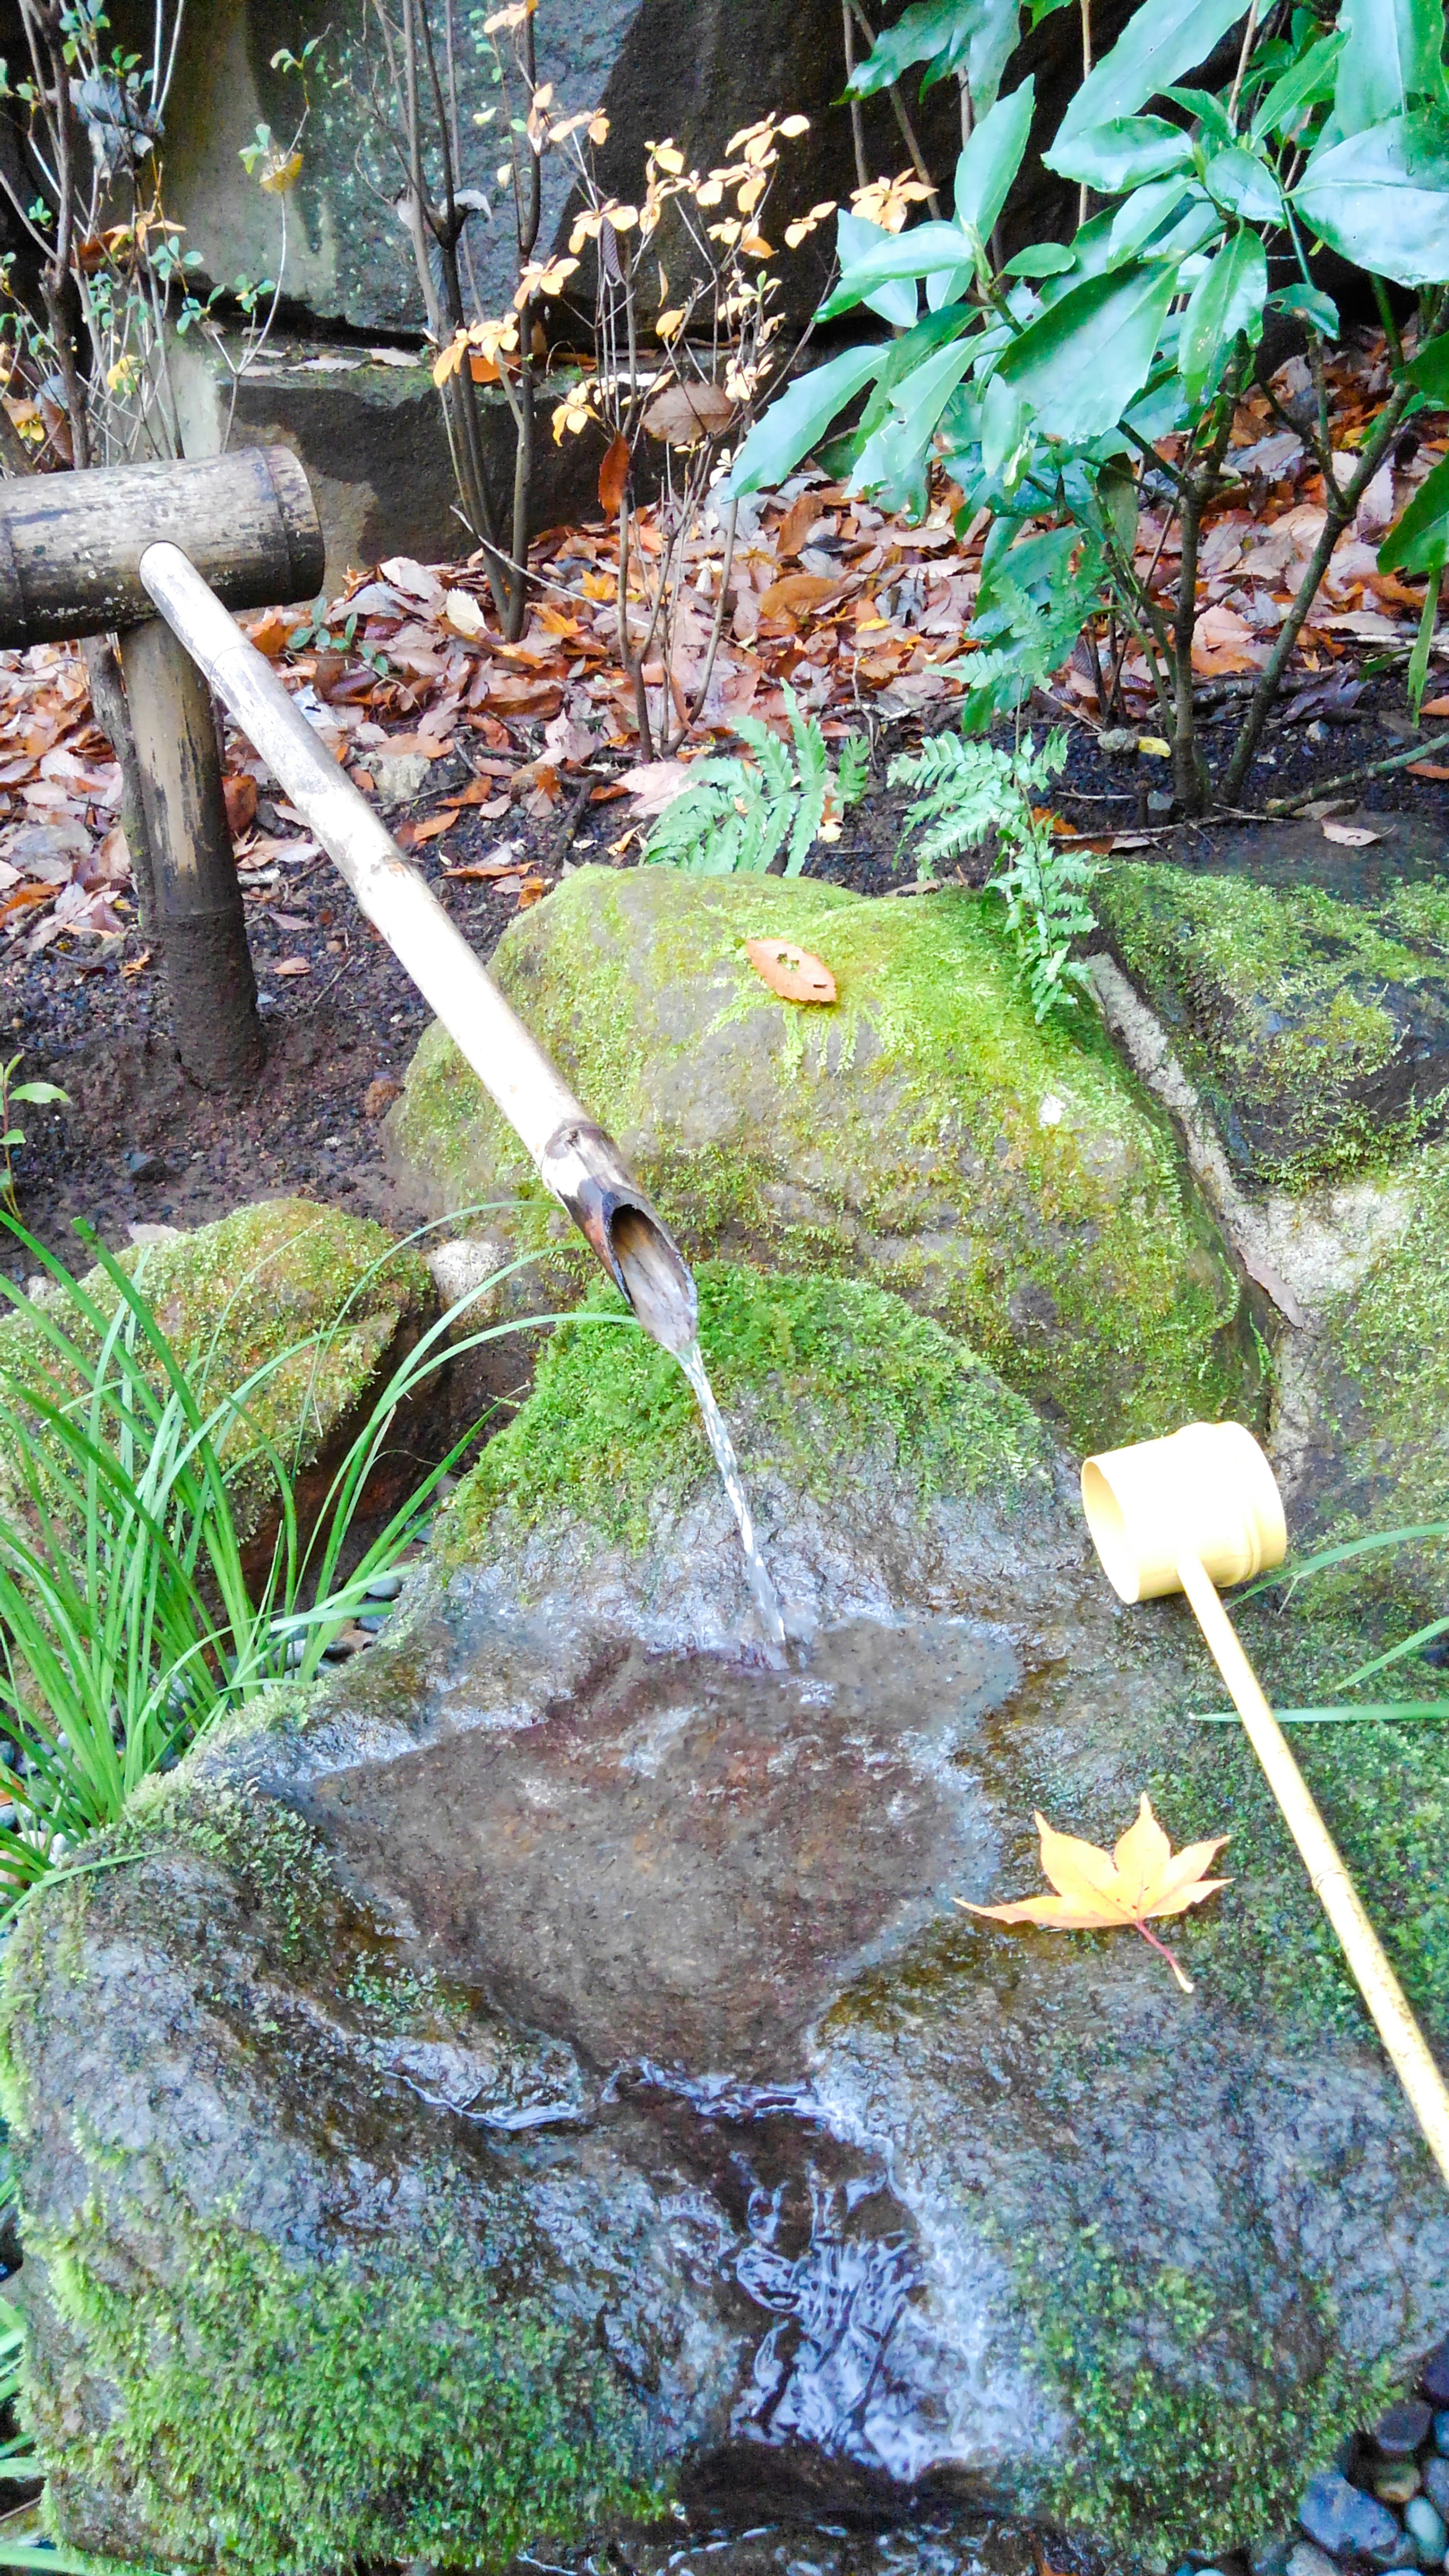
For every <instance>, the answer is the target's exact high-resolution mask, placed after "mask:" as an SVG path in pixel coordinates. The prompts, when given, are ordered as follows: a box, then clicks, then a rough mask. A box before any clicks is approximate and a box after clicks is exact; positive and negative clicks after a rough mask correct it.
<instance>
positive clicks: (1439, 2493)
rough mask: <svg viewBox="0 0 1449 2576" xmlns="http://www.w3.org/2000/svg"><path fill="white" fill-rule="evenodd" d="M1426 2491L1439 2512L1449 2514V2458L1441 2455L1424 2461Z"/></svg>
mask: <svg viewBox="0 0 1449 2576" xmlns="http://www.w3.org/2000/svg"><path fill="white" fill-rule="evenodd" d="M1424 2493H1425V2495H1426V2496H1427V2497H1428V2499H1429V2502H1430V2503H1431V2504H1432V2505H1433V2506H1434V2507H1435V2508H1436V2510H1437V2511H1438V2512H1440V2513H1443V2514H1449V2459H1445V2458H1444V2457H1442V2455H1441V2456H1440V2457H1438V2458H1430V2459H1427V2460H1426V2461H1425V2462H1424Z"/></svg>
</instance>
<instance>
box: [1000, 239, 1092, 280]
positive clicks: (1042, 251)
mask: <svg viewBox="0 0 1449 2576" xmlns="http://www.w3.org/2000/svg"><path fill="white" fill-rule="evenodd" d="M1076 264H1077V262H1076V256H1075V254H1074V253H1073V252H1072V251H1069V250H1068V248H1067V246H1066V243H1065V242H1033V243H1032V244H1031V246H1030V248H1029V249H1027V250H1019V251H1018V252H1017V254H1016V256H1015V258H1014V259H1009V260H1008V261H1007V263H1006V265H1005V267H1004V268H1003V270H1002V272H1001V274H1002V276H1003V277H1062V276H1064V275H1065V274H1066V271H1067V270H1068V269H1069V268H1075V267H1076Z"/></svg>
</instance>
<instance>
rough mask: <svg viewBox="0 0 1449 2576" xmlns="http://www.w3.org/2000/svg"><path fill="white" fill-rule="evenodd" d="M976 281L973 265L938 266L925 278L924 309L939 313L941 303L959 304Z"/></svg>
mask: <svg viewBox="0 0 1449 2576" xmlns="http://www.w3.org/2000/svg"><path fill="white" fill-rule="evenodd" d="M975 283H976V270H975V267H974V266H972V267H971V268H938V269H936V270H934V271H933V273H932V274H931V276H929V277H928V278H927V280H926V310H927V312H928V313H939V312H940V310H941V307H942V305H943V304H959V303H960V302H961V301H962V299H963V297H965V296H967V295H969V294H970V292H971V289H972V287H973V286H974V285H975Z"/></svg>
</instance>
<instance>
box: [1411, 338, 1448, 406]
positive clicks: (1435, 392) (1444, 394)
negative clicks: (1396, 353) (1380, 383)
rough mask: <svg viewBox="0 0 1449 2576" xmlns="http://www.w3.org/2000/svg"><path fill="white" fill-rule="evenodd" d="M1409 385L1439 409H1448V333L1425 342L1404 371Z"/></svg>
mask: <svg viewBox="0 0 1449 2576" xmlns="http://www.w3.org/2000/svg"><path fill="white" fill-rule="evenodd" d="M1404 373H1405V375H1406V376H1407V377H1408V379H1409V382H1410V384H1411V385H1417V386H1418V388H1419V390H1420V392H1421V393H1424V394H1427V395H1428V397H1429V400H1430V401H1431V402H1432V403H1434V404H1436V405H1438V406H1439V407H1440V408H1441V409H1442V408H1445V407H1449V331H1446V332H1441V334H1440V336H1439V338H1438V339H1437V340H1429V341H1426V343H1425V345H1424V347H1423V348H1422V349H1420V351H1419V352H1418V355H1417V356H1416V357H1413V358H1411V359H1410V360H1409V363H1408V365H1407V366H1406V367H1405V369H1404Z"/></svg>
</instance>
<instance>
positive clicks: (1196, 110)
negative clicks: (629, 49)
mask: <svg viewBox="0 0 1449 2576" xmlns="http://www.w3.org/2000/svg"><path fill="white" fill-rule="evenodd" d="M1162 95H1163V97H1164V98H1170V99H1171V101H1172V104H1173V106H1174V107H1180V108H1181V109H1182V110H1183V111H1184V113H1185V114H1186V115H1188V116H1195V117H1196V119H1197V121H1198V124H1199V125H1200V126H1201V128H1202V140H1203V141H1204V142H1207V143H1215V144H1216V145H1217V147H1218V150H1219V151H1220V152H1226V150H1227V148H1228V145H1229V144H1230V143H1235V142H1236V141H1237V136H1236V134H1235V133H1234V131H1233V128H1232V127H1231V125H1230V124H1229V123H1228V111H1227V107H1226V105H1225V103H1224V101H1223V100H1222V99H1220V98H1214V96H1213V94H1212V91H1211V90H1210V89H1179V88H1177V87H1175V86H1170V87H1169V88H1167V89H1165V90H1164V91H1163V93H1162Z"/></svg>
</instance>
